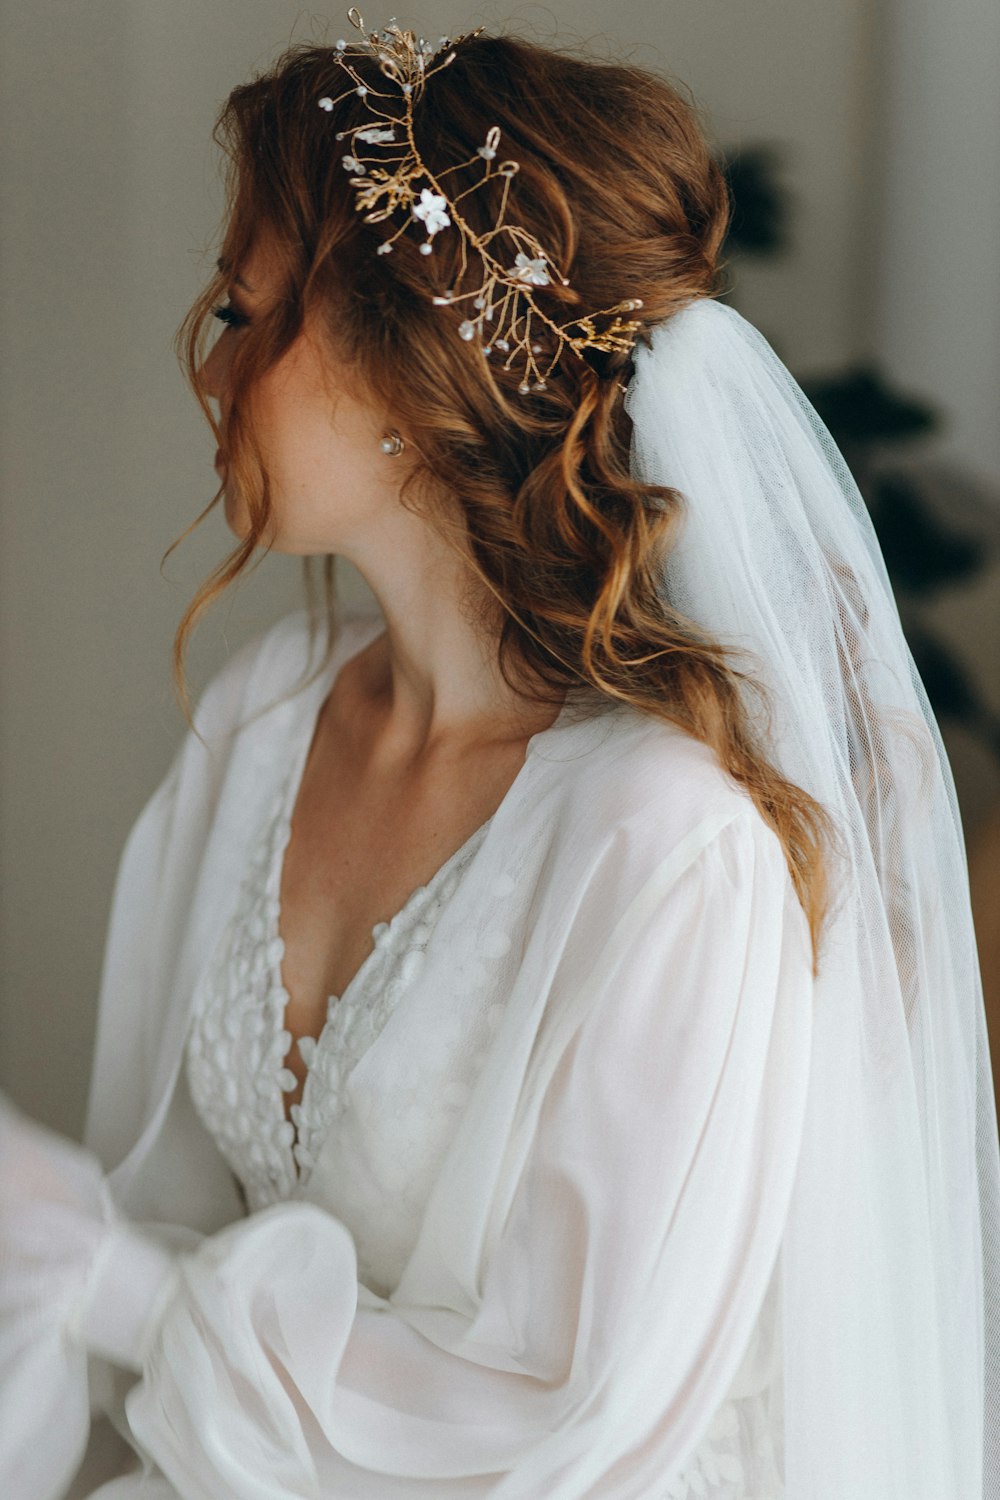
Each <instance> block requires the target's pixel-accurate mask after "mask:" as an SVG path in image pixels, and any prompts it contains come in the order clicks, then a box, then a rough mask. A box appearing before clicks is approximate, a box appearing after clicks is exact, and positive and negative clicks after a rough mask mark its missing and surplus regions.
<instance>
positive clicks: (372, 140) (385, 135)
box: [358, 125, 396, 146]
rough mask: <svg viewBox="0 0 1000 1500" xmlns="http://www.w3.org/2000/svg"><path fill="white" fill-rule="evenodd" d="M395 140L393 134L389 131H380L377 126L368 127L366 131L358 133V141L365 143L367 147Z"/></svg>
mask: <svg viewBox="0 0 1000 1500" xmlns="http://www.w3.org/2000/svg"><path fill="white" fill-rule="evenodd" d="M395 139H396V137H395V134H394V133H393V131H392V130H391V129H389V130H380V129H379V127H378V126H377V125H372V126H370V127H369V129H368V130H359V131H358V140H359V141H367V142H368V144H369V146H378V145H380V144H381V143H382V142H383V141H394V140H395Z"/></svg>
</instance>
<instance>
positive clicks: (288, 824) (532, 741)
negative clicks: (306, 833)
mask: <svg viewBox="0 0 1000 1500" xmlns="http://www.w3.org/2000/svg"><path fill="white" fill-rule="evenodd" d="M374 623H375V624H376V625H378V624H379V623H380V622H378V621H376V622H374ZM382 630H383V631H384V625H383V626H382ZM379 634H380V631H379V630H378V629H376V630H375V631H374V632H373V633H372V634H371V635H367V634H366V639H365V640H364V641H362V643H361V645H360V646H358V647H357V649H356V650H354V651H352V652H351V653H350V655H349V656H345V657H343V658H342V659H340V652H339V650H338V649H337V648H336V647H335V648H334V653H333V655H332V657H331V659H330V661H329V663H328V664H327V667H326V670H325V671H324V672H323V674H322V678H321V684H322V685H321V687H320V689H319V690H318V691H319V694H320V696H319V701H318V704H317V705H316V707H315V708H314V710H313V713H312V720H311V726H310V725H309V724H308V723H307V724H306V725H304V726H303V733H302V738H301V741H300V744H299V748H298V751H297V753H296V755H295V757H294V758H293V760H292V764H291V767H290V770H289V773H288V780H287V783H286V787H285V794H284V797H283V799H282V802H281V825H282V827H281V840H280V844H281V847H280V851H279V852H277V853H276V854H275V857H274V865H276V869H274V868H272V880H273V886H272V900H273V902H274V906H273V908H272V910H273V911H274V912H275V916H274V921H273V925H272V932H273V935H274V936H275V937H276V938H277V939H278V940H279V941H280V943H281V950H280V951H281V956H282V957H283V956H284V939H283V938H282V937H281V884H282V875H283V871H284V864H285V854H286V851H287V848H288V845H289V843H290V842H291V834H292V823H293V821H294V815H295V807H296V804H297V802H298V797H299V792H300V791H301V789H302V782H303V779H304V776H305V768H306V765H307V764H308V761H309V755H310V753H311V751H312V748H313V745H314V743H315V740H316V735H317V731H318V728H319V720H320V717H321V715H322V713H323V709H324V707H325V706H326V703H327V700H328V698H329V696H330V694H331V693H332V691H333V688H334V686H335V684H336V682H337V679H338V677H339V676H340V674H341V672H342V671H343V670H344V669H345V667H347V666H349V665H350V663H351V662H352V661H354V660H355V658H356V657H358V656H360V655H361V653H362V651H365V650H367V648H368V647H369V646H370V645H371V644H372V642H373V641H375V640H376V639H377V638H378V635H379ZM571 696H572V695H571V694H567V697H566V698H565V700H564V701H563V703H562V704H561V706H560V709H559V712H558V714H557V715H556V717H555V719H553V721H552V723H551V724H550V725H548V727H547V728H545V729H540V730H537V731H536V732H535V733H534V734H533V735H531V736H530V737H529V739H528V742H527V744H526V746H525V751H524V760H523V761H522V762H521V765H520V766H519V768H518V771H517V774H516V775H515V777H514V779H513V781H512V782H511V783H510V785H509V787H508V788H507V790H506V792H505V793H504V795H503V797H502V798H501V799H500V802H499V803H498V805H497V806H496V808H495V809H494V810H493V812H492V813H491V814H490V816H489V817H488V818H486V819H485V820H484V821H483V822H482V823H480V825H479V827H478V828H476V829H475V830H474V831H473V832H472V833H471V834H470V835H469V837H468V838H467V839H465V840H464V842H463V843H462V844H461V846H460V847H459V848H458V849H456V850H455V851H454V853H452V854H450V855H449V856H448V858H447V859H446V860H444V862H443V863H442V864H441V865H439V866H438V868H437V869H436V870H435V872H434V874H433V875H432V876H431V877H430V878H429V879H428V880H426V881H424V882H423V883H422V884H421V885H418V886H415V887H414V889H413V890H412V891H411V892H410V895H409V896H408V897H407V898H406V900H405V901H404V902H403V904H402V906H401V907H399V909H398V910H397V911H396V912H394V913H393V915H392V916H390V917H388V918H387V919H385V920H384V921H381V922H376V923H375V924H374V927H373V928H372V935H373V937H374V934H375V932H377V931H378V930H379V929H380V928H382V929H384V931H385V932H386V933H388V932H391V931H393V930H394V929H396V928H397V927H398V926H399V924H400V923H401V922H402V921H403V920H404V918H405V916H406V914H407V913H408V912H409V911H410V909H411V907H412V906H413V903H414V901H415V900H416V899H417V897H418V896H419V895H420V894H421V893H422V892H424V891H427V890H429V889H431V888H432V887H434V886H436V885H437V884H438V882H439V881H440V880H441V879H442V878H443V877H444V876H445V874H446V873H447V872H448V871H449V870H451V869H452V867H453V866H454V865H456V864H457V863H458V862H459V860H460V859H461V857H462V856H463V855H464V854H465V853H466V852H467V851H468V849H469V847H470V846H471V845H472V844H474V843H475V842H476V841H477V840H480V839H484V838H485V836H486V835H487V833H488V831H489V828H490V826H491V825H492V824H493V823H494V821H495V820H496V819H497V817H498V816H499V814H500V813H501V811H502V810H503V809H504V807H505V806H507V805H508V804H509V802H510V800H511V799H512V797H513V795H514V793H515V790H516V789H518V788H519V784H520V783H521V781H522V778H523V777H524V776H525V773H526V772H527V770H528V766H529V763H530V761H531V759H532V757H533V755H534V753H535V751H536V749H537V746H538V743H539V741H541V740H542V739H544V737H545V736H546V735H550V734H552V733H553V731H555V730H556V729H558V728H559V727H561V725H562V724H563V723H564V721H565V720H566V718H567V716H568V713H569V706H570V699H571ZM311 701H312V702H314V703H315V702H316V700H315V699H312V700H311ZM377 953H378V945H377V943H375V942H373V945H372V947H371V949H370V950H369V952H368V953H367V954H366V955H365V957H364V958H363V959H362V961H361V963H360V965H359V966H358V968H357V969H356V970H355V972H354V974H353V975H352V976H351V978H350V980H349V981H348V983H347V984H346V985H345V986H344V987H343V989H342V990H341V992H340V994H339V995H338V996H337V997H336V1003H337V1004H338V1005H339V1004H341V1003H342V1002H343V1001H344V1000H345V999H347V998H349V997H350V998H353V995H354V992H355V991H356V989H357V988H358V986H359V985H360V984H361V983H363V981H364V977H365V975H366V974H367V972H368V969H369V968H370V966H371V964H372V962H373V961H374V959H375V957H376V954H377ZM274 976H275V978H276V979H277V981H278V983H279V984H280V986H281V989H282V991H283V992H284V994H285V996H286V997H287V998H286V1003H285V1007H284V1009H283V1011H282V1014H281V1025H280V1028H279V1029H280V1030H283V1031H287V1030H288V1028H287V1027H286V1026H285V1024H284V1022H285V1016H286V1015H287V1013H288V1010H289V1009H290V1008H291V1006H292V1004H293V997H292V994H291V992H290V990H289V989H288V986H287V985H286V984H285V982H284V979H283V977H282V970H281V958H280V957H279V958H278V960H277V962H276V964H275V966H274ZM331 999H333V997H332V996H327V997H326V1005H327V1016H325V1017H324V1020H323V1022H322V1023H321V1025H320V1030H319V1036H316V1037H311V1040H312V1041H313V1042H315V1043H316V1046H317V1047H318V1046H319V1041H320V1037H321V1036H322V1035H323V1031H324V1029H325V1026H326V1024H327V1019H328V1014H329V1005H330V1001H331ZM298 1040H300V1039H299V1038H297V1039H296V1041H295V1043H294V1044H292V1045H298ZM290 1050H291V1045H290V1047H289V1051H290ZM299 1055H300V1057H301V1052H300V1054H299ZM286 1056H287V1054H286ZM303 1061H305V1060H304V1059H303ZM311 1071H312V1070H311V1066H310V1065H309V1064H306V1068H305V1077H304V1080H303V1084H302V1095H301V1098H300V1101H299V1102H300V1104H302V1103H304V1102H305V1097H306V1085H307V1084H308V1080H309V1075H310V1073H311ZM288 1092H293V1091H292V1090H289V1091H288ZM281 1110H282V1114H283V1117H284V1118H285V1119H287V1118H288V1115H286V1114H285V1101H284V1091H282V1099H281ZM297 1136H298V1132H297V1131H296V1137H297Z"/></svg>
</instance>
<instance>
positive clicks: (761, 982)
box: [81, 811, 813, 1500]
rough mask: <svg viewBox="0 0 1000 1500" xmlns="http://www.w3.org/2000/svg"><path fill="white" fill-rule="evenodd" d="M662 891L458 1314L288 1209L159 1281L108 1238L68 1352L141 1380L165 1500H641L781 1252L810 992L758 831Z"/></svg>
mask: <svg viewBox="0 0 1000 1500" xmlns="http://www.w3.org/2000/svg"><path fill="white" fill-rule="evenodd" d="M677 868H678V865H677V861H676V860H675V859H673V857H671V859H668V860H667V861H665V862H664V864H663V865H662V866H661V867H660V868H659V869H657V870H655V871H654V872H653V874H652V875H651V876H650V878H649V879H648V880H647V882H646V884H645V885H644V886H643V887H642V889H641V890H640V891H639V892H638V893H637V894H636V895H635V896H634V897H633V898H632V900H631V903H630V905H629V906H628V907H627V909H626V911H625V913H624V915H623V916H622V918H621V919H620V920H619V921H618V922H617V923H616V924H615V927H614V932H613V933H612V934H611V937H610V938H609V942H610V943H611V948H612V950H613V952H612V957H611V959H610V961H608V962H607V966H606V968H605V970H604V973H603V978H602V984H601V993H600V996H599V1001H598V1003H596V1004H594V1005H593V1006H591V1007H590V1008H589V1009H588V1010H587V1012H586V1013H585V1015H584V1016H583V1018H582V1019H581V1021H580V1023H579V1024H578V1025H577V1026H576V1027H575V1029H573V1030H572V1032H571V1034H570V1035H569V1036H568V1037H567V1038H566V1039H565V1041H564V1044H563V1045H562V1050H561V1052H560V1054H559V1057H558V1060H557V1062H556V1065H555V1066H554V1068H553V1070H552V1071H551V1075H550V1077H549V1078H548V1082H547V1084H546V1086H545V1088H544V1091H543V1093H542V1095H541V1097H540V1099H539V1100H538V1102H537V1107H536V1108H535V1109H534V1111H533V1117H532V1118H530V1119H528V1120H522V1121H520V1122H519V1128H520V1129H522V1130H526V1131H527V1135H526V1137H525V1138H526V1140H527V1146H526V1149H525V1150H524V1152H523V1161H522V1164H521V1166H520V1168H519V1170H518V1172H517V1174H516V1179H515V1181H514V1185H513V1190H512V1192H511V1194H510V1200H509V1205H508V1206H507V1208H506V1210H505V1212H504V1214H503V1219H502V1224H501V1226H500V1229H499V1232H498V1234H497V1236H496V1239H495V1243H494V1244H493V1245H492V1248H491V1250H490V1253H489V1254H488V1255H487V1256H486V1257H485V1259H484V1262H483V1264H482V1266H481V1274H480V1277H479V1297H478V1302H477V1305H476V1306H475V1308H474V1309H473V1310H472V1311H471V1313H469V1314H466V1313H464V1312H461V1311H459V1310H457V1309H456V1308H454V1307H452V1308H448V1307H443V1306H440V1305H430V1304H425V1305H418V1304H416V1303H415V1302H413V1301H412V1300H409V1301H408V1300H406V1299H405V1298H395V1297H394V1298H390V1299H389V1300H383V1299H381V1298H378V1297H376V1296H374V1294H372V1293H371V1292H369V1291H367V1290H366V1289H365V1288H364V1287H362V1286H359V1283H358V1280H357V1266H356V1261H355V1253H354V1246H353V1242H352V1240H351V1237H350V1235H349V1233H348V1231H347V1229H346V1228H345V1227H344V1226H343V1225H342V1224H341V1223H340V1222H339V1221H337V1220H336V1219H335V1218H333V1217H332V1216H331V1215H329V1214H327V1213H326V1212H324V1211H323V1210H322V1209H321V1208H319V1207H318V1206H315V1205H311V1204H308V1203H301V1202H299V1203H287V1204H280V1205H275V1206H274V1207H272V1208H270V1209H267V1210H265V1211H263V1212H260V1213H257V1214H255V1215H253V1216H251V1217H250V1218H249V1219H247V1220H244V1221H241V1222H239V1223H236V1224H233V1225H230V1226H227V1227H226V1228H225V1229H223V1230H221V1231H219V1232H217V1233H215V1234H213V1235H210V1236H207V1237H206V1238H205V1239H204V1240H203V1241H202V1242H201V1243H200V1244H199V1245H198V1246H197V1247H196V1248H195V1249H194V1250H192V1251H186V1252H183V1253H180V1254H179V1255H178V1256H177V1257H175V1258H174V1259H172V1260H171V1261H170V1263H169V1265H164V1267H163V1270H162V1274H161V1275H159V1277H158V1274H157V1272H156V1271H155V1269H154V1267H153V1264H152V1262H151V1261H150V1259H149V1256H148V1254H147V1256H146V1258H145V1260H144V1261H143V1260H142V1251H141V1249H140V1245H139V1240H138V1239H137V1238H136V1237H135V1236H134V1232H133V1231H130V1230H128V1229H122V1230H120V1231H119V1232H118V1234H117V1238H116V1243H115V1247H114V1249H113V1251H112V1252H110V1253H109V1255H108V1256H106V1257H105V1262H104V1270H105V1274H104V1275H103V1277H100V1278H96V1279H95V1280H94V1281H93V1282H92V1284H91V1288H90V1297H89V1301H88V1304H87V1307H86V1309H85V1312H84V1315H83V1318H82V1324H81V1326H82V1328H83V1329H84V1336H85V1338H86V1339H87V1340H88V1341H90V1342H91V1343H92V1342H93V1341H94V1340H98V1341H100V1340H101V1339H102V1338H103V1339H104V1342H105V1347H107V1341H108V1338H109V1335H108V1334H107V1333H104V1334H103V1335H102V1328H106V1327H107V1326H110V1323H111V1322H114V1323H115V1324H116V1325H117V1328H118V1332H117V1333H116V1334H115V1335H114V1338H115V1339H117V1341H118V1344H119V1357H121V1358H123V1359H124V1360H126V1361H127V1362H131V1363H132V1364H133V1366H134V1367H136V1368H138V1369H140V1370H141V1379H139V1380H138V1381H137V1382H136V1384H135V1385H134V1387H133V1388H132V1390H131V1391H130V1393H129V1395H128V1398H127V1402H126V1410H127V1414H128V1418H129V1421H130V1424H131V1427H132V1430H133V1433H134V1435H135V1438H136V1440H137V1443H138V1444H139V1446H140V1448H141V1450H142V1451H143V1452H144V1453H145V1454H146V1455H147V1456H148V1458H150V1459H151V1460H153V1461H154V1462H155V1463H156V1464H157V1465H158V1466H159V1467H160V1469H161V1470H162V1471H163V1472H164V1473H165V1474H166V1476H167V1477H168V1478H169V1480H170V1481H171V1483H172V1484H173V1485H174V1486H175V1487H176V1489H177V1491H178V1492H179V1494H180V1495H181V1496H183V1497H184V1500H262V1497H264V1496H265V1495H266V1496H267V1497H269V1500H274V1497H278V1496H288V1497H292V1496H295V1497H299V1496H305V1495H330V1496H334V1495H336V1496H337V1497H348V1496H350V1497H362V1496H364V1497H368V1496H371V1497H374V1496H379V1497H380V1500H392V1497H399V1500H404V1497H412V1500H417V1497H420V1500H431V1497H433V1500H466V1497H472V1496H482V1495H490V1496H491V1497H498V1500H500V1497H502V1500H509V1497H515V1496H516V1497H518V1500H528V1497H531V1500H543V1497H544V1500H570V1497H572V1500H585V1497H586V1500H591V1497H593V1500H597V1497H600V1500H611V1497H615V1500H618V1497H621V1500H624V1497H626V1496H630V1497H631V1496H645V1495H647V1494H650V1495H651V1494H656V1493H662V1492H663V1489H664V1488H665V1487H666V1484H667V1482H668V1480H669V1479H670V1478H671V1476H672V1475H674V1474H675V1473H676V1472H677V1471H678V1470H679V1469H680V1468H681V1467H682V1466H683V1464H684V1462H685V1460H686V1458H687V1457H688V1456H689V1454H690V1453H691V1452H692V1450H693V1449H694V1447H695V1446H696V1445H697V1443H698V1441H699V1439H700V1437H701V1436H702V1435H703V1433H704V1432H705V1430H706V1429H707V1427H708V1425H709V1423H710V1422H711V1419H712V1417H713V1415H714V1414H715V1411H716V1409H717V1408H718V1406H719V1404H720V1403H721V1401H722V1400H723V1399H724V1397H725V1395H726V1391H727V1388H728V1387H729V1385H730V1383H731V1381H732V1379H733V1377H734V1375H735V1374H736V1372H737V1370H738V1368H739V1366H740V1362H741V1358H742V1355H743V1353H744V1350H745V1348H746V1345H747V1342H748V1340H749V1338H750V1336H751V1334H752V1332H753V1327H754V1323H755V1320H756V1318H757V1314H758V1311H759V1308H760V1305H761V1302H762V1300H763V1297H764V1294H765V1292H766V1289H767V1285H768V1282H769V1279H770V1276H771V1273H772V1270H773V1267H774V1263H775V1259H776V1256H777V1253H778V1250H779V1248H780V1241H781V1236H782V1230H783V1225H784V1222H785V1218H786V1214H787V1209H788V1203H789V1199H790V1195H791V1189H792V1184H793V1179H794V1173H795V1165H796V1161H797V1154H798V1147H799V1140H800V1134H801V1124H802V1119H803V1112H804V1107H805V1099H806V1093H807V1083H808V1071H809V1051H810V1044H811V1013H810V1005H811V999H812V983H813V981H812V972H811V955H810V950H809V942H808V928H807V924H806V922H805V918H804V914H803V913H802V910H801V908H800V907H799V905H798V902H797V900H796V897H795V895H794V891H793V889H792V887H791V883H790V880H789V877H788V872H787V869H786V867H785V863H784V855H783V851H782V850H781V847H780V844H779V842H778V840H777V838H776V836H775V835H774V834H773V833H772V832H771V831H770V830H769V829H768V828H767V827H766V826H765V825H764V824H763V823H762V821H761V820H760V819H759V818H758V817H757V815H756V814H755V813H752V812H750V811H748V812H745V813H744V812H740V813H739V814H738V815H737V816H735V817H734V818H733V819H732V820H731V821H729V822H728V823H727V824H726V825H725V826H724V827H723V828H722V829H721V830H720V831H719V832H718V833H717V834H715V835H714V836H713V837H712V838H711V839H710V840H709V842H708V843H707V844H706V846H705V847H704V848H703V849H702V850H701V852H700V853H699V854H698V856H697V857H696V858H694V859H693V860H692V861H690V862H689V863H688V864H687V865H686V866H685V867H684V868H683V870H682V873H680V874H677V873H676V871H677ZM597 878H599V877H597ZM589 894H591V895H596V896H597V897H598V898H599V895H600V892H599V891H597V892H591V893H589ZM589 909H590V908H589V906H588V910H589ZM579 940H581V941H582V940H583V939H582V936H581V937H580V939H579ZM590 940H591V941H592V935H591V939H590ZM602 940H603V939H602ZM603 961H604V960H603V955H602V954H601V953H600V952H598V954H597V957H596V959H595V962H596V963H597V964H598V966H600V965H601V963H602V962H603ZM573 968H574V972H576V973H578V972H579V970H578V965H574V966H573ZM560 982H561V980H560V974H559V972H557V973H556V975H555V977H554V980H553V996H552V999H553V1003H556V1004H557V1003H558V994H557V991H558V986H559V984H560ZM441 1249H442V1253H444V1254H447V1253H448V1249H449V1247H448V1246H443V1247H441ZM425 1253H426V1247H425ZM133 1256H135V1257H136V1260H135V1265H136V1267H137V1269H138V1273H137V1275H136V1277H135V1285H136V1287H137V1288H139V1289H140V1290H139V1291H138V1293H137V1301H136V1308H137V1312H136V1315H135V1316H134V1317H132V1318H131V1319H125V1320H124V1321H125V1323H126V1325H128V1326H130V1327H131V1328H132V1333H131V1334H128V1333H127V1332H126V1333H125V1334H124V1335H123V1334H122V1332H121V1328H122V1322H123V1320H122V1316H121V1309H120V1306H117V1305H116V1304H117V1303H118V1298H117V1297H116V1292H115V1289H116V1287H117V1288H121V1287H122V1286H123V1285H127V1284H128V1283H129V1281H130V1264H131V1258H132V1257H133ZM140 1261H142V1264H141V1265H140ZM111 1268H113V1269H111ZM129 1337H131V1338H132V1339H133V1347H132V1349H131V1351H129V1350H128V1349H126V1348H124V1347H122V1344H123V1341H125V1342H127V1340H128V1338H129Z"/></svg>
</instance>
